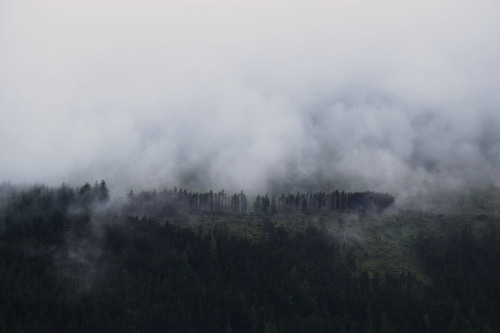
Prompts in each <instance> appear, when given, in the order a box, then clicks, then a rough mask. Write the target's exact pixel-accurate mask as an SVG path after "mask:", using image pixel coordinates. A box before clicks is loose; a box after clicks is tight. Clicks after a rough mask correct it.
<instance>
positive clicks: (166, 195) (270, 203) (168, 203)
mask: <svg viewBox="0 0 500 333" xmlns="http://www.w3.org/2000/svg"><path fill="white" fill-rule="evenodd" d="M393 203H394V197H393V196H391V195H390V194H387V193H377V192H344V191H342V192H339V191H338V190H336V191H333V192H331V193H326V192H318V193H309V194H304V193H297V194H286V195H285V194H282V195H281V196H279V197H276V196H275V195H273V196H272V197H269V196H268V195H267V194H266V195H265V196H261V195H257V197H256V199H255V201H254V203H253V205H252V208H253V210H252V212H253V213H254V214H258V215H262V214H265V215H272V214H280V213H304V214H308V213H322V212H323V213H324V212H344V213H346V212H349V213H366V212H369V211H373V212H382V211H383V210H384V209H386V208H387V207H389V206H390V205H392V204H393ZM127 207H128V208H127V210H128V212H129V213H135V214H137V212H140V214H138V215H150V216H169V215H173V214H181V213H190V214H197V213H209V214H247V213H249V211H250V210H249V209H248V208H249V207H248V199H247V197H246V195H245V193H244V192H243V191H241V192H240V193H234V194H232V195H228V194H227V193H226V192H225V191H224V190H221V191H219V192H213V191H209V192H204V193H199V192H192V191H190V192H188V191H187V190H186V189H184V190H183V189H179V190H178V189H177V188H176V187H174V188H173V189H169V188H165V189H163V190H161V191H142V192H140V193H139V194H137V195H136V194H134V193H133V192H132V191H131V192H130V193H129V201H128V204H127Z"/></svg>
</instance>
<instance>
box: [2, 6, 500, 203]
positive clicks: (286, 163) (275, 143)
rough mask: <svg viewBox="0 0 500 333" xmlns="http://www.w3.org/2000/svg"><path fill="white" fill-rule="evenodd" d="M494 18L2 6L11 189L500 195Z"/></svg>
mask: <svg viewBox="0 0 500 333" xmlns="http://www.w3.org/2000/svg"><path fill="white" fill-rule="evenodd" d="M499 33H500V4H499V3H498V2H497V1H493V0H492V1H487V0H479V1H474V2H470V1H461V0H458V1H457V0H453V1H452V0H437V1H435V0H434V1H430V0H424V1H419V2H418V3H417V2H415V3H407V2H401V1H395V0H394V1H389V0H383V1H369V2H368V1H360V0H359V1H319V0H312V1H284V0H276V1H238V2H236V1H220V0H215V1H200V0H188V1H176V0H172V1H165V2H163V1H141V2H138V1H130V0H126V1H112V0H101V1H93V0H92V1H71V2H68V1H61V0H44V1H41V0H38V1H37V0H33V1H28V0H15V1H14V0H3V1H0V152H1V155H0V181H8V182H13V183H30V182H43V183H47V184H55V185H58V184H61V183H62V182H63V181H64V182H68V183H73V184H81V183H83V182H85V181H91V182H93V181H94V180H100V179H105V180H106V182H107V183H108V185H109V187H110V188H111V189H112V190H113V189H114V190H115V191H123V192H125V191H127V190H129V189H130V188H134V189H142V188H152V187H153V188H154V187H163V186H174V185H177V186H181V187H188V188H190V189H193V190H207V189H211V188H213V189H220V188H225V189H227V190H229V191H239V190H241V189H244V190H245V191H248V192H250V193H252V192H253V193H256V192H261V193H262V192H264V191H268V190H273V189H287V190H294V191H295V190H298V189H301V188H321V187H338V188H341V189H347V190H355V191H363V190H374V191H384V192H385V191H387V192H391V193H394V194H395V195H397V196H399V197H400V198H411V197H412V196H414V195H417V194H418V193H426V192H429V191H434V190H436V189H438V188H439V189H441V188H444V189H452V190H453V189H458V188H462V186H471V185H473V186H483V185H490V184H492V185H495V186H496V185H500V184H499V183H500V177H499V176H500V132H499V128H500V110H499V106H500V95H499V94H498V92H499V91H500V80H498V78H499V77H500V63H499V62H498V59H500V43H498V41H497V40H498V35H499Z"/></svg>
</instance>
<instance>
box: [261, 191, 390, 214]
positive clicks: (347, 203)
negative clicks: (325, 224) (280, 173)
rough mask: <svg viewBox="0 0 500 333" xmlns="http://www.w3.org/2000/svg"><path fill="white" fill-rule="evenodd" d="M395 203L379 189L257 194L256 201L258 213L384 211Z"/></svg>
mask: <svg viewBox="0 0 500 333" xmlns="http://www.w3.org/2000/svg"><path fill="white" fill-rule="evenodd" d="M393 203H394V197H393V196H392V195H390V194H387V193H377V192H353V193H350V192H344V191H342V192H339V191H338V190H336V191H334V192H331V193H326V192H318V193H311V194H301V193H297V194H287V195H285V194H282V195H281V196H279V197H278V198H276V196H274V195H273V196H272V197H271V198H270V197H269V196H268V195H267V194H266V195H265V196H261V195H258V196H257V198H256V199H255V202H254V204H253V211H254V212H255V213H256V214H277V213H299V212H300V213H318V212H332V211H337V212H356V213H365V212H368V211H376V212H381V211H383V210H384V209H386V208H387V207H389V206H390V205H392V204H393Z"/></svg>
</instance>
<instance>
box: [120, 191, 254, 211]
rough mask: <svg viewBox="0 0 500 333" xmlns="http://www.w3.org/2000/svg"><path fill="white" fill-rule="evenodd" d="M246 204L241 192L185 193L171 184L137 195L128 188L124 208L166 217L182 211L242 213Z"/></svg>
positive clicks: (243, 194)
mask: <svg viewBox="0 0 500 333" xmlns="http://www.w3.org/2000/svg"><path fill="white" fill-rule="evenodd" d="M247 207H248V200H247V197H246V195H245V193H244V192H243V191H241V192H240V193H234V194H232V195H228V194H227V193H226V192H225V191H224V190H221V191H219V192H214V191H209V192H203V193H201V192H193V191H190V192H188V191H187V190H186V189H184V190H183V189H182V188H181V189H177V187H175V186H174V188H172V189H169V188H165V189H163V190H161V191H156V190H154V191H142V192H140V193H139V194H137V195H136V194H134V193H133V192H132V191H130V193H129V195H128V203H127V205H126V208H125V209H126V211H127V212H129V213H134V214H136V215H153V216H155V215H156V216H157V215H163V216H169V215H175V214H182V213H190V214H197V213H209V214H246V213H247ZM137 212H139V214H137Z"/></svg>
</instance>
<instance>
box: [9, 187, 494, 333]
mask: <svg viewBox="0 0 500 333" xmlns="http://www.w3.org/2000/svg"><path fill="white" fill-rule="evenodd" d="M2 193H3V195H2V201H1V209H0V218H1V229H0V290H1V292H2V295H1V297H0V300H1V301H0V329H1V330H2V331H7V332H10V331H66V332H88V331H95V332H104V331H106V332H109V331H116V332H123V331H130V332H153V331H169V332H189V331H192V332H199V331H204V332H221V331H225V332H231V331H233V332H332V331H339V332H443V331H449V332H460V331H470V332H493V331H494V328H495V327H499V325H500V322H499V320H498V317H497V313H498V311H499V310H500V285H499V283H498V281H500V262H499V259H498V258H500V240H499V239H498V235H499V234H500V233H499V232H498V231H499V230H498V229H499V227H500V217H498V216H496V215H492V214H470V215H467V214H456V215H451V214H432V213H422V212H417V211H398V210H396V209H389V210H386V211H385V212H381V213H377V210H371V211H367V210H364V209H362V210H354V209H352V210H346V211H343V210H321V211H316V212H314V211H313V210H311V209H308V210H305V211H298V212H272V210H270V211H268V212H267V213H264V211H261V212H258V213H256V212H249V213H245V214H242V212H241V211H240V212H239V213H238V214H233V213H230V212H224V211H220V212H217V213H200V212H197V213H189V212H186V211H182V210H178V209H177V210H171V208H172V206H168V205H165V202H163V205H160V206H162V207H164V208H165V207H166V208H165V209H164V210H162V209H158V207H156V205H158V204H159V203H161V202H160V201H158V202H157V201H155V200H153V199H152V198H150V199H151V200H150V201H149V202H148V200H142V199H141V200H142V201H141V205H140V207H139V206H138V205H137V204H136V205H133V204H132V205H131V204H130V203H131V201H128V204H127V202H124V203H121V204H118V202H112V201H110V200H109V196H108V189H107V187H106V184H105V182H104V181H103V182H101V183H97V182H96V183H95V185H94V186H91V185H89V184H85V185H83V186H82V187H80V188H72V187H69V186H67V185H63V186H61V187H58V188H49V187H46V186H33V187H27V188H24V189H21V188H16V187H12V188H9V189H8V190H4V191H2ZM311 197H312V196H311ZM143 199H144V198H143ZM139 208H140V209H139ZM174 208H175V207H174ZM134 210H136V212H139V211H140V212H141V213H143V214H141V215H140V214H137V213H136V214H134ZM146 213H148V214H146Z"/></svg>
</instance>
